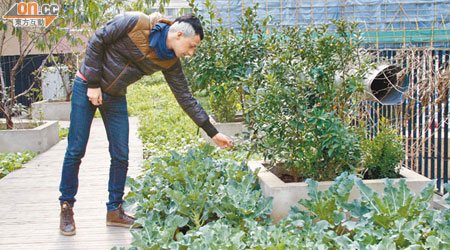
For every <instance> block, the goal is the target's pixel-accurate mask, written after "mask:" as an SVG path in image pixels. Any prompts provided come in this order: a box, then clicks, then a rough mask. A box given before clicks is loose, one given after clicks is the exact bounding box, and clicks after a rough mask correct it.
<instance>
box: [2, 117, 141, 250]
mask: <svg viewBox="0 0 450 250" xmlns="http://www.w3.org/2000/svg"><path fill="white" fill-rule="evenodd" d="M61 123H62V126H68V122H65V123H64V122H60V124H61ZM137 127H138V119H137V118H134V117H130V164H129V171H128V175H129V176H132V177H135V176H137V174H138V173H139V170H140V167H139V166H140V163H141V162H142V142H141V141H140V140H139V139H138V134H137ZM66 147H67V139H65V140H62V141H60V142H59V143H58V144H56V145H55V146H53V147H52V148H51V149H49V150H48V151H46V152H44V153H42V154H40V155H38V156H37V157H35V158H34V159H33V160H31V161H30V162H28V163H27V164H25V165H24V167H23V168H22V169H19V170H16V171H14V172H13V173H11V174H9V175H7V176H6V177H4V178H3V179H1V180H0V249H5V250H7V249H40V250H41V249H83V250H86V249H96V250H99V249H111V248H112V247H114V246H125V247H126V246H128V247H129V246H130V243H131V234H130V232H129V230H128V229H126V228H119V227H107V226H106V222H105V220H106V205H105V203H106V201H107V198H108V192H107V188H108V175H109V162H110V157H109V152H108V143H107V139H106V132H105V128H104V126H103V122H102V120H101V118H95V119H94V121H93V123H92V128H91V134H90V139H89V143H88V148H87V153H86V156H85V157H84V159H83V163H82V164H81V167H80V173H79V189H78V194H77V202H76V204H75V207H74V213H75V215H74V218H75V223H76V226H77V234H76V235H75V236H63V235H61V234H60V233H59V212H60V207H59V200H58V196H59V190H58V187H59V181H60V177H61V168H62V163H63V158H64V153H65V150H66ZM126 192H127V190H126Z"/></svg>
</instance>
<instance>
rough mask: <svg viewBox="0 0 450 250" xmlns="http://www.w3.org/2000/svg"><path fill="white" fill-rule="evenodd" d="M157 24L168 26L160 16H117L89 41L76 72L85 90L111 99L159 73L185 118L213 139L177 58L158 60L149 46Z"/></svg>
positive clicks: (133, 13)
mask: <svg viewBox="0 0 450 250" xmlns="http://www.w3.org/2000/svg"><path fill="white" fill-rule="evenodd" d="M158 22H165V23H168V24H169V25H171V24H172V23H171V22H170V21H168V20H166V19H164V18H163V16H162V15H161V14H160V13H152V14H151V15H146V14H144V13H140V12H126V13H124V14H121V15H117V16H116V17H115V18H113V19H112V20H110V21H109V22H107V23H106V24H105V25H104V26H103V27H101V28H100V29H98V30H97V31H96V32H95V34H94V35H93V36H92V37H91V38H90V39H89V42H88V45H87V48H86V56H85V58H84V60H83V62H82V64H81V66H80V69H79V70H80V73H81V74H82V75H83V76H84V77H86V79H87V80H88V87H89V88H97V87H100V88H101V89H102V91H103V92H105V93H107V94H108V95H112V96H121V95H125V94H126V88H127V86H128V85H130V84H132V83H134V82H136V81H137V80H139V79H140V78H141V77H142V76H144V75H151V74H153V73H155V72H157V71H162V73H163V75H164V78H165V79H166V81H167V83H168V85H169V87H170V89H171V90H172V93H173V94H174V96H175V98H176V100H177V102H178V103H179V105H180V106H181V107H182V108H183V110H184V111H185V112H186V113H187V114H188V115H189V117H190V118H191V119H192V120H193V121H194V122H195V123H196V124H197V125H198V126H199V127H201V128H203V130H205V132H206V133H207V134H208V135H209V136H210V137H213V136H214V135H216V134H217V133H218V131H217V130H216V128H215V127H214V126H213V125H212V124H211V122H210V121H209V116H208V115H207V113H206V112H205V110H204V109H203V107H202V106H201V105H200V104H199V103H198V102H197V100H196V99H195V98H194V97H193V96H192V94H191V91H190V89H189V86H188V84H187V81H186V77H185V75H184V73H183V69H182V65H181V62H180V60H179V58H174V59H171V60H161V59H159V58H158V56H157V55H156V53H155V51H154V49H153V48H152V47H149V39H148V35H149V33H150V31H151V29H152V28H153V27H154V25H155V24H156V23H158Z"/></svg>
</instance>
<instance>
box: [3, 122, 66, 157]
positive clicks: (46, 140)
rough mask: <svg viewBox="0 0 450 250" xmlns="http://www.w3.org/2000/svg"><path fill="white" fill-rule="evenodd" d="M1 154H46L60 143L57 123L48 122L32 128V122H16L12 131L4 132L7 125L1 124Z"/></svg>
mask: <svg viewBox="0 0 450 250" xmlns="http://www.w3.org/2000/svg"><path fill="white" fill-rule="evenodd" d="M0 127H1V130H0V152H23V151H26V150H29V151H33V152H41V153H42V152H44V151H46V150H47V149H49V148H50V147H52V146H53V145H55V144H56V143H57V142H59V126H58V122H57V121H47V122H44V123H43V124H42V125H40V126H38V127H35V128H31V124H30V122H22V123H18V122H16V123H15V125H14V127H15V129H12V130H4V128H5V127H6V125H5V123H1V124H0Z"/></svg>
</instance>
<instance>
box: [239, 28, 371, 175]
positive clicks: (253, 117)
mask: <svg viewBox="0 0 450 250" xmlns="http://www.w3.org/2000/svg"><path fill="white" fill-rule="evenodd" d="M334 26H335V30H333V31H330V30H329V27H328V26H327V25H323V26H321V27H316V28H309V29H307V30H301V29H299V28H296V27H289V28H287V29H285V30H283V31H281V32H280V36H277V37H273V38H272V39H273V42H274V43H275V45H274V46H273V47H271V48H270V51H269V54H268V56H267V57H265V58H262V59H261V61H260V62H259V63H258V65H260V68H259V69H257V70H255V71H254V72H253V73H252V75H251V76H250V80H252V81H254V82H256V84H257V85H259V86H260V87H259V88H258V89H252V91H253V92H252V93H251V97H252V98H251V100H249V105H248V106H249V112H248V116H247V122H248V123H249V129H250V131H251V132H252V133H253V136H252V138H251V141H252V143H253V145H254V146H253V149H252V150H254V151H256V152H261V153H262V154H263V155H264V157H265V158H266V159H268V160H270V161H271V165H275V164H276V163H280V162H283V163H284V167H285V168H287V169H293V170H296V171H297V172H298V174H299V175H300V177H303V178H304V179H306V178H314V179H316V180H333V179H334V178H335V177H336V176H338V175H339V174H340V173H342V172H343V171H348V170H352V169H354V168H356V167H357V166H358V164H359V161H360V160H361V159H360V158H361V145H360V143H359V141H360V140H361V136H360V133H359V131H358V130H357V129H355V128H353V127H352V126H351V124H352V121H353V120H355V118H356V117H355V114H357V112H356V111H357V109H358V104H359V103H358V97H359V96H360V95H361V94H362V91H363V88H362V77H363V74H364V72H365V71H366V69H367V67H368V65H367V64H366V62H364V61H360V60H359V55H358V53H359V49H358V48H359V40H358V39H357V33H356V26H355V25H352V24H349V23H346V22H343V21H339V22H335V23H334ZM354 67H356V68H355V69H353V68H354ZM351 69H353V70H351Z"/></svg>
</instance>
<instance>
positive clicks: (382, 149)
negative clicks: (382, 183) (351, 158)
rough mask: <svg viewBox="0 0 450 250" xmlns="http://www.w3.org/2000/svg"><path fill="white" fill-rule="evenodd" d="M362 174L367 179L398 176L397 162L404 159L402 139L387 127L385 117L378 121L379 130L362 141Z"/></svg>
mask: <svg viewBox="0 0 450 250" xmlns="http://www.w3.org/2000/svg"><path fill="white" fill-rule="evenodd" d="M363 152H364V156H363V162H364V163H363V166H364V167H363V169H362V170H361V173H362V175H363V176H364V177H365V178H367V179H380V178H398V177H400V174H399V172H400V168H399V163H400V162H401V161H402V160H403V159H404V157H405V153H404V152H403V146H402V140H401V138H400V136H399V135H397V133H396V131H395V130H393V129H392V128H390V127H389V125H388V124H387V122H386V119H385V118H383V119H382V120H381V121H380V132H379V133H378V134H377V135H376V136H375V137H374V138H373V139H372V140H370V139H367V140H365V141H364V143H363Z"/></svg>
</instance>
